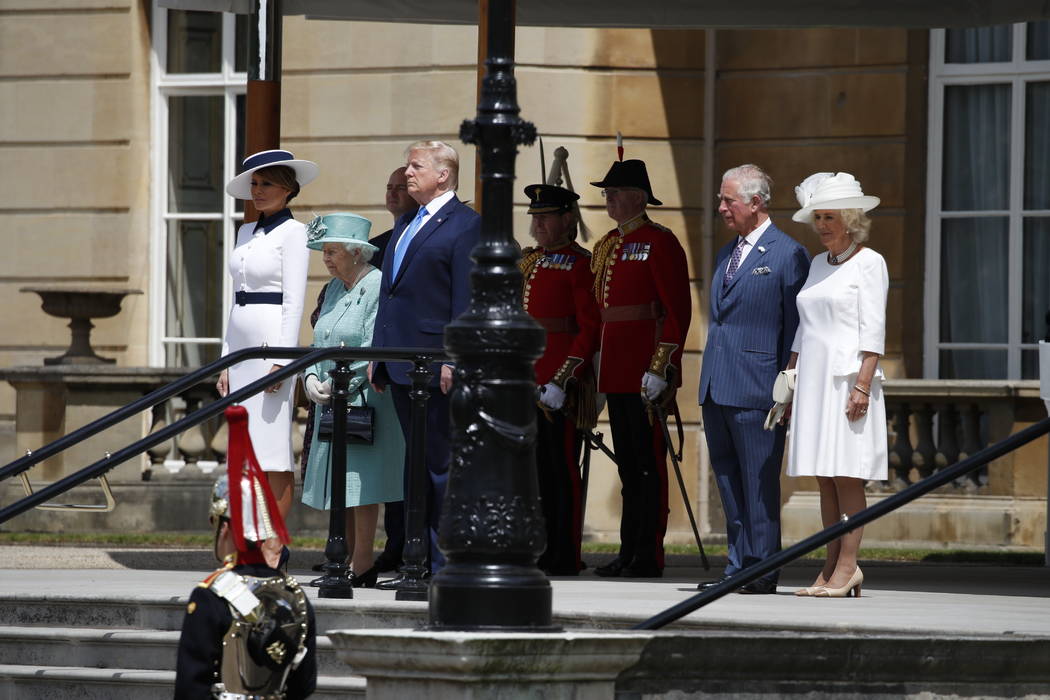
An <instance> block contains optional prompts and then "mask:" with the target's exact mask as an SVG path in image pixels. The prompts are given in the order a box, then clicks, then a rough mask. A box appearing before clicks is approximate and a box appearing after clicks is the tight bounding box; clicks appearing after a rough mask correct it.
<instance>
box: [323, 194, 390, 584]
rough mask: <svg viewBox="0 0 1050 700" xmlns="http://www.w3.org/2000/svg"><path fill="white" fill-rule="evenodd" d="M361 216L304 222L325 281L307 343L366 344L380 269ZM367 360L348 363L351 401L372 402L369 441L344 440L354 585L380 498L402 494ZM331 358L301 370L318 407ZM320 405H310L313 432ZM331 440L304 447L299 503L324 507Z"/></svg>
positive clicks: (365, 580) (366, 577) (367, 565)
mask: <svg viewBox="0 0 1050 700" xmlns="http://www.w3.org/2000/svg"><path fill="white" fill-rule="evenodd" d="M371 226H372V225H371V223H370V222H369V221H368V219H366V218H364V217H361V216H358V215H357V214H351V213H343V212H340V213H334V214H327V215H325V216H321V217H317V218H315V219H314V220H313V221H312V222H310V225H309V226H308V227H307V244H306V245H307V247H309V248H311V249H313V250H319V251H321V252H322V255H323V256H324V264H325V267H326V268H328V272H329V273H331V274H332V280H331V281H330V282H329V283H328V285H327V286H326V287H325V289H324V300H323V301H322V303H321V311H320V315H319V316H318V318H317V324H316V325H315V326H314V340H313V344H312V345H313V347H329V346H338V345H344V346H346V347H348V348H358V347H368V346H370V345H371V344H372V328H373V326H374V325H375V320H376V311H377V309H378V308H379V282H380V278H381V273H380V271H379V270H378V269H377V268H375V267H373V266H372V265H371V264H369V260H371V258H372V254H373V253H375V251H376V247H375V246H374V245H372V244H371V243H369V242H368V232H369V229H370V228H371ZM367 364H368V363H367V362H365V361H358V362H353V363H351V365H350V369H351V371H352V372H353V375H352V376H351V379H350V403H351V404H352V405H354V406H361V405H364V404H365V402H367V404H368V405H369V406H372V407H374V408H375V437H374V440H373V443H372V444H371V445H366V444H348V445H347V446H346V506H347V522H346V540H347V543H348V547H349V548H350V551H351V555H350V569H351V574H350V577H351V580H352V581H353V584H354V585H355V586H358V587H372V586H374V585H375V582H376V576H377V573H378V572H377V570H376V568H375V566H374V564H373V560H372V557H373V551H372V550H373V543H374V541H375V533H376V522H377V520H378V517H379V504H380V503H384V502H387V501H400V500H401V499H402V495H403V494H402V490H403V486H402V484H403V479H402V472H403V469H404V461H405V441H404V437H403V436H402V433H401V427H400V424H399V423H398V421H397V414H396V413H395V412H394V404H393V401H392V399H391V398H390V394H389V393H385V394H380V393H377V392H376V391H375V390H373V389H372V387H371V385H370V384H369V383H368V381H367V378H366V375H365V370H366V367H367ZM334 368H335V362H334V361H331V360H326V361H324V362H320V363H318V364H316V365H312V366H311V367H309V368H307V369H306V371H305V372H304V373H303V383H304V385H305V387H306V393H307V396H309V397H310V400H311V401H313V402H314V403H315V404H318V405H319V406H322V407H323V406H326V405H329V404H330V403H331V400H332V380H331V378H330V377H329V374H328V373H329V372H330V371H331V370H333V369H334ZM322 412H323V411H322V410H316V411H314V414H315V415H314V435H315V436H316V435H317V424H318V423H319V421H320V417H321V414H322ZM331 447H332V444H331V442H325V441H320V440H317V439H316V437H315V439H314V441H313V445H312V446H311V448H310V454H309V458H308V461H307V466H306V475H305V477H304V479H303V503H305V504H306V505H308V506H311V507H313V508H317V509H321V510H328V509H329V508H331V500H332V499H331V497H332V473H331V462H332V460H331Z"/></svg>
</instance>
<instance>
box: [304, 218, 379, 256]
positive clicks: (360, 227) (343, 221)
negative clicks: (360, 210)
mask: <svg viewBox="0 0 1050 700" xmlns="http://www.w3.org/2000/svg"><path fill="white" fill-rule="evenodd" d="M371 229H372V222H371V221H369V220H368V219H366V218H365V217H363V216H358V215H357V214H351V213H350V212H348V211H337V212H335V213H333V214H325V215H324V216H315V217H314V220H313V221H311V222H310V223H309V224H307V225H306V247H307V248H311V249H313V250H321V248H323V247H324V244H325V243H347V242H349V241H357V242H358V243H360V244H361V247H362V248H370V249H371V250H372V251H373V252H375V251H376V250H379V249H378V248H376V247H375V246H374V245H372V244H371V243H369V242H368V232H369V231H370V230H371Z"/></svg>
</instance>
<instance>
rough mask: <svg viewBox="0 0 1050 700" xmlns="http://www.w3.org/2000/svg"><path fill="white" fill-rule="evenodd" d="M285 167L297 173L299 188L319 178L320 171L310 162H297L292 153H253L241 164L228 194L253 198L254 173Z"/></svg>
mask: <svg viewBox="0 0 1050 700" xmlns="http://www.w3.org/2000/svg"><path fill="white" fill-rule="evenodd" d="M275 165H284V166H287V167H289V168H291V169H292V170H294V171H295V181H296V182H298V183H299V187H302V186H303V185H307V184H309V183H310V182H312V181H313V180H314V178H316V177H317V173H319V172H320V169H319V168H318V167H317V163H314V162H313V161H310V160H296V159H295V156H293V155H292V153H291V151H282V150H280V149H275V150H272V151H260V152H258V153H253V154H252V155H250V156H248V157H247V158H245V159H244V162H243V163H241V172H240V174H238V175H237V177H235V178H233V179H232V180H230V182H229V184H227V185H226V193H227V194H229V195H230V196H231V197H236V198H237V199H251V198H252V173H254V172H255V171H256V170H262V169H263V168H272V167H273V166H275Z"/></svg>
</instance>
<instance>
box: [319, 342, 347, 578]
mask: <svg viewBox="0 0 1050 700" xmlns="http://www.w3.org/2000/svg"><path fill="white" fill-rule="evenodd" d="M349 365H350V361H349V360H336V361H335V369H333V370H332V371H331V372H329V376H331V378H332V442H331V451H330V453H329V454H330V455H331V460H332V503H331V506H332V508H331V510H329V512H328V543H327V544H326V545H325V548H324V555H325V558H326V559H327V560H328V561H326V562H325V563H324V564H323V566H322V569H323V571H324V576H322V577H321V582H320V584H319V587H320V590H319V591H318V593H317V596H318V597H319V598H353V597H354V586H353V584H352V583H351V582H350V579H349V578H348V577H347V575H346V557H347V554H348V552H349V550H348V548H347V546H346V403H347V399H348V398H349V395H350V376H351V375H352V374H353V373H352V372H351V371H350V367H349Z"/></svg>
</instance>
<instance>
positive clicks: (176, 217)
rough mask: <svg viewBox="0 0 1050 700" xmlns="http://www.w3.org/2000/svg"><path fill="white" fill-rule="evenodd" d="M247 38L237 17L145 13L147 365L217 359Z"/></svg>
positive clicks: (235, 209)
mask: <svg viewBox="0 0 1050 700" xmlns="http://www.w3.org/2000/svg"><path fill="white" fill-rule="evenodd" d="M246 41H247V22H246V21H245V19H244V17H243V16H240V15H236V16H235V15H232V14H224V13H219V12H186V11H178V10H165V9H161V8H157V7H154V23H153V47H154V55H153V59H154V65H153V83H154V93H153V94H154V100H153V104H154V109H153V144H154V165H153V183H154V187H153V204H154V206H153V211H154V212H156V216H155V218H154V225H153V231H152V235H151V251H152V253H151V268H152V269H151V280H152V282H151V292H152V294H151V298H152V302H151V307H150V323H151V333H150V363H151V364H153V365H167V366H181V367H185V366H199V365H201V364H205V363H207V362H211V361H212V360H214V359H216V358H217V357H218V356H219V351H220V349H221V343H222V334H223V323H224V322H225V320H226V313H225V310H226V309H228V308H229V303H228V300H229V296H230V291H229V282H228V281H227V275H226V259H227V255H228V254H229V252H228V251H229V249H230V247H231V246H232V241H233V236H234V233H235V231H236V227H237V225H238V224H239V222H240V220H241V218H242V217H243V212H242V205H241V203H240V202H239V201H235V200H233V199H231V198H230V197H229V196H227V195H226V193H225V189H224V187H225V183H226V182H227V181H228V180H229V179H230V178H231V177H233V175H234V173H235V171H236V165H237V163H238V162H239V161H238V157H239V156H240V154H242V153H243V150H244V148H243V144H244V128H243V124H244V91H245V83H246V81H247V76H246V74H245V65H244V64H245V60H246V56H247V52H246V51H245V42H246Z"/></svg>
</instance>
